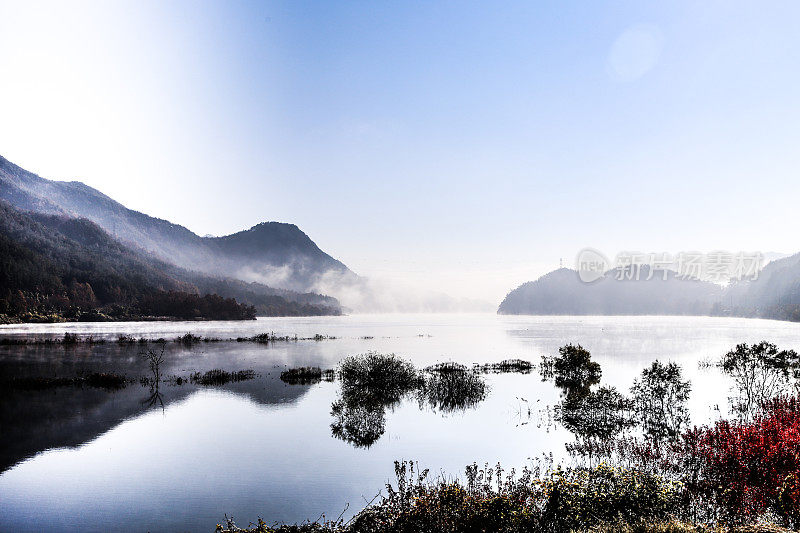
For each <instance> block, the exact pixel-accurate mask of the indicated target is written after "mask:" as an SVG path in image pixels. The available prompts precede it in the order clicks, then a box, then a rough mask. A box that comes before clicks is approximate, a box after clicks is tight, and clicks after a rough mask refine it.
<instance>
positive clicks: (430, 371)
mask: <svg viewBox="0 0 800 533" xmlns="http://www.w3.org/2000/svg"><path fill="white" fill-rule="evenodd" d="M338 375H339V379H340V387H339V394H338V397H337V399H336V401H334V402H333V404H332V405H331V415H332V416H333V418H334V421H333V423H331V434H332V435H333V436H334V437H335V438H337V439H340V440H344V441H346V442H349V443H350V444H352V445H353V446H356V447H359V448H369V447H370V446H372V445H373V444H374V443H375V442H376V441H377V440H378V439H379V438H380V437H381V436H382V435H383V434H384V432H385V431H386V410H387V409H394V408H395V407H396V406H397V405H398V404H400V402H402V401H403V400H404V399H407V398H410V397H412V396H413V397H415V398H416V399H417V402H418V404H419V408H420V409H424V408H426V407H427V408H430V409H432V410H434V411H438V412H442V413H452V412H455V411H463V410H466V409H470V408H474V407H476V406H477V405H478V404H479V403H480V402H481V401H483V400H484V399H485V398H486V393H487V387H486V383H485V382H484V380H483V378H482V377H481V376H480V375H478V374H477V373H476V372H474V371H473V370H470V369H467V367H466V366H464V365H461V364H457V363H442V364H437V365H433V366H430V367H427V368H425V369H424V370H423V371H418V370H417V369H415V368H414V365H413V364H412V363H411V362H410V361H404V360H402V359H400V358H398V357H396V356H395V355H394V354H389V355H384V354H379V353H377V352H369V353H366V354H363V355H358V356H351V357H347V358H345V359H344V360H343V361H342V362H341V363H340V365H339V370H338Z"/></svg>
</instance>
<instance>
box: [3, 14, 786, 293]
mask: <svg viewBox="0 0 800 533" xmlns="http://www.w3.org/2000/svg"><path fill="white" fill-rule="evenodd" d="M798 19H800V3H797V2H769V1H766V2H734V1H704V2H696V1H691V2H681V1H675V2H641V1H639V0H636V1H618V2H561V1H552V2H531V1H523V2H482V1H480V2H477V1H476V2H449V1H448V2H428V1H426V2H413V1H409V2H383V1H364V2H321V1H318V2H301V1H286V2H272V1H263V2H232V1H231V2H227V1H226V2H221V1H220V2H200V1H186V2H183V1H177V0H173V1H169V2H155V1H152V2H150V1H135V2H123V1H104V2H80V1H71V2H52V3H49V2H37V1H30V0H26V1H24V2H12V1H8V0H0V155H3V156H4V157H6V158H7V159H9V160H11V161H12V162H14V163H17V164H18V165H20V166H22V167H23V168H26V169H28V170H31V171H33V172H36V173H38V174H40V175H41V176H43V177H46V178H50V179H59V180H80V181H83V182H85V183H87V184H89V185H91V186H93V187H95V188H97V189H99V190H101V191H102V192H104V193H106V194H108V195H109V196H111V197H112V198H114V199H116V200H118V201H120V202H122V203H124V204H125V205H126V206H128V207H131V208H133V209H136V210H140V211H143V212H145V213H148V214H150V215H153V216H156V217H160V218H166V219H169V220H171V221H173V222H176V223H179V224H182V225H184V226H186V227H188V228H189V229H191V230H192V231H194V232H196V233H198V234H200V235H205V234H212V235H225V234H229V233H233V232H236V231H239V230H242V229H246V228H249V227H251V226H253V225H255V224H257V223H259V222H261V221H267V220H277V221H282V222H292V223H295V224H297V225H298V226H299V227H300V228H301V229H302V230H303V231H305V232H306V233H307V234H308V235H309V236H310V237H311V238H312V239H313V240H314V241H315V242H316V243H317V244H318V245H319V246H320V247H321V248H322V249H323V250H325V251H327V252H328V253H330V254H331V255H333V256H334V257H336V258H338V259H340V260H342V261H343V262H344V263H345V264H347V265H348V266H349V267H350V268H351V269H353V270H354V271H355V272H357V273H359V274H361V275H364V276H367V277H370V278H373V279H381V280H384V281H386V282H388V283H395V282H396V283H398V284H407V285H409V286H415V287H418V288H424V289H431V290H437V291H441V292H445V293H448V294H451V295H454V296H459V297H468V298H475V299H481V300H486V301H491V302H494V303H497V302H499V301H500V300H501V299H502V297H503V296H504V295H505V294H506V293H507V292H508V291H509V290H511V289H512V288H514V287H515V286H517V285H518V284H520V283H522V282H524V281H528V280H532V279H536V278H537V277H538V276H540V275H542V274H544V273H546V272H547V271H550V270H552V269H554V268H557V267H558V266H559V264H560V261H561V260H562V259H563V261H564V263H565V265H566V266H572V265H573V264H574V261H575V257H576V254H577V252H578V251H579V250H580V249H581V248H584V247H593V248H596V249H598V250H601V251H603V252H604V253H606V254H607V255H609V256H612V257H613V256H614V254H616V253H618V252H620V251H623V250H640V251H653V252H673V253H677V252H680V251H685V250H705V251H708V250H729V251H740V250H747V251H762V252H765V253H766V252H772V251H780V252H787V253H788V252H797V251H800V242H798V241H797V238H796V235H797V228H798V226H800V209H797V208H796V204H797V199H798V198H800V179H798V168H800V165H799V164H798V163H800V150H798V146H800V105H799V104H800V97H798V94H800V89H799V88H798V85H800V32H797V29H796V28H797V20H798Z"/></svg>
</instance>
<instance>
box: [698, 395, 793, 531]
mask: <svg viewBox="0 0 800 533" xmlns="http://www.w3.org/2000/svg"><path fill="white" fill-rule="evenodd" d="M684 444H685V451H684V454H685V457H692V458H696V459H697V462H696V465H697V467H698V468H699V472H698V474H699V476H698V478H697V481H696V483H697V485H696V486H695V487H694V488H695V489H696V490H699V491H700V492H703V493H705V494H707V495H709V496H712V497H713V498H714V499H715V500H716V502H717V503H718V504H719V506H720V507H721V508H722V509H723V510H724V511H725V512H726V514H727V515H728V517H729V518H747V517H754V516H756V515H759V514H761V513H763V512H765V511H768V510H772V511H774V512H776V513H777V514H778V515H779V516H780V517H782V518H783V519H784V520H785V521H786V522H787V523H788V524H790V525H797V524H798V521H800V397H795V398H788V399H786V398H779V399H775V400H773V401H772V402H769V404H768V405H766V406H764V410H763V414H761V415H759V416H757V417H756V418H755V419H754V420H753V421H752V422H729V421H726V420H723V421H720V422H717V423H716V425H714V426H712V427H710V428H702V429H694V430H693V431H690V432H688V433H687V434H686V435H685V436H684Z"/></svg>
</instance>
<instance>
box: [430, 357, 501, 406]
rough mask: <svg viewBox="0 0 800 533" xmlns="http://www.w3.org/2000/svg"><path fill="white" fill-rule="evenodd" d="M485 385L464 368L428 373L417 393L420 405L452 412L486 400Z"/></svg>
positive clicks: (450, 368)
mask: <svg viewBox="0 0 800 533" xmlns="http://www.w3.org/2000/svg"><path fill="white" fill-rule="evenodd" d="M486 394H487V386H486V383H485V382H484V381H483V380H482V379H481V378H480V376H478V375H476V374H475V373H474V372H471V371H468V370H467V369H466V367H464V368H463V369H458V368H454V367H449V369H448V370H446V371H442V370H441V369H439V370H437V371H428V372H426V376H425V378H424V380H423V382H422V386H421V387H420V389H419V392H418V399H419V401H420V403H421V404H422V403H427V404H428V405H429V406H430V407H432V408H433V409H436V410H438V411H443V412H452V411H457V410H464V409H468V408H470V407H474V406H476V405H477V404H479V403H480V402H482V401H483V400H484V399H485V398H486Z"/></svg>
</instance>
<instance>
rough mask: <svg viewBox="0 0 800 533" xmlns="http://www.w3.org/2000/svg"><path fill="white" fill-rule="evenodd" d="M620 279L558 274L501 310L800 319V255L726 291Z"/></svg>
mask: <svg viewBox="0 0 800 533" xmlns="http://www.w3.org/2000/svg"><path fill="white" fill-rule="evenodd" d="M647 268H648V267H647V266H646V265H645V266H642V267H641V272H640V277H639V279H638V280H629V279H623V280H619V279H617V275H616V274H617V272H616V270H612V271H609V272H607V273H606V276H605V277H604V278H603V279H601V280H599V281H596V282H593V283H584V282H582V281H581V280H580V278H579V276H578V272H576V271H575V270H571V269H568V268H560V269H558V270H554V271H552V272H550V273H548V274H545V275H544V276H542V277H540V278H539V279H537V280H536V281H529V282H526V283H523V284H522V285H520V286H519V287H517V288H516V289H514V290H512V291H511V292H509V293H508V295H506V297H505V298H504V299H503V301H502V302H501V303H500V306H499V307H498V310H497V312H498V313H499V314H508V315H525V314H528V315H698V316H700V315H709V316H739V317H755V318H772V319H777V320H793V321H800V254H795V255H792V256H789V257H784V258H782V259H777V260H774V261H771V262H770V263H768V264H767V265H766V266H765V267H764V268H763V270H762V271H761V272H760V273H759V275H758V277H757V278H756V279H755V280H742V281H737V282H734V283H731V284H729V285H728V286H727V287H722V286H720V285H716V284H714V283H709V282H705V281H699V280H684V279H680V278H678V277H677V276H676V274H675V273H673V272H669V273H668V277H667V280H662V279H661V277H660V276H661V274H660V273H659V275H657V276H654V277H653V278H652V279H650V280H648V279H647V277H648V273H649V271H648V270H647Z"/></svg>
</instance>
